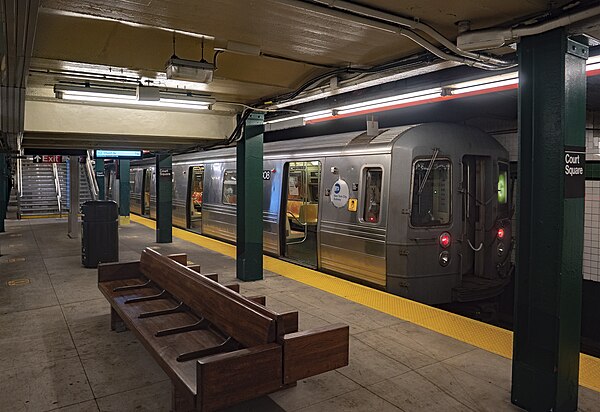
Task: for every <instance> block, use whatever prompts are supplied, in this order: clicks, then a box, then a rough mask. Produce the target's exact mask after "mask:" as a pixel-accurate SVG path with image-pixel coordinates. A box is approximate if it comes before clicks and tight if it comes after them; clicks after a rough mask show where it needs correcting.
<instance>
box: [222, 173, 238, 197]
mask: <svg viewBox="0 0 600 412" xmlns="http://www.w3.org/2000/svg"><path fill="white" fill-rule="evenodd" d="M236 175H237V172H236V171H235V170H225V173H224V174H223V203H224V204H226V205H235V204H237V179H236Z"/></svg>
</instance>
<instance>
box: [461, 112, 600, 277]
mask: <svg viewBox="0 0 600 412" xmlns="http://www.w3.org/2000/svg"><path fill="white" fill-rule="evenodd" d="M472 123H474V124H473V125H474V126H476V127H479V128H482V129H484V130H485V129H487V130H488V132H489V133H491V134H492V135H493V136H494V137H495V138H496V140H497V141H498V142H499V143H500V144H502V145H503V146H504V147H505V148H506V149H507V150H508V152H509V160H510V161H517V160H518V153H519V146H518V135H517V132H516V131H515V130H516V129H517V125H516V122H515V121H512V122H511V121H508V120H506V121H503V122H499V121H498V120H493V121H492V122H485V123H484V122H477V121H474V122H472ZM478 123H479V124H478ZM486 126H487V127H486ZM586 161H588V162H594V161H595V162H598V161H600V112H588V113H587V124H586ZM586 172H587V173H586V174H587V175H588V176H590V175H591V176H593V177H592V178H593V179H598V180H586V182H585V223H584V227H585V232H584V250H583V278H584V279H589V280H593V281H596V282H600V164H595V165H590V164H588V167H587V171H586ZM515 193H516V192H515Z"/></svg>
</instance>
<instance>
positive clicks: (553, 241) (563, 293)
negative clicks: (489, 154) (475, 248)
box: [511, 29, 588, 411]
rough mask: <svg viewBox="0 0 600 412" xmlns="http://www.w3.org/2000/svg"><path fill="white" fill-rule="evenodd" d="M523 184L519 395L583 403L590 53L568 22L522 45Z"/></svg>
mask: <svg viewBox="0 0 600 412" xmlns="http://www.w3.org/2000/svg"><path fill="white" fill-rule="evenodd" d="M518 50H519V131H520V148H519V192H518V211H517V222H518V238H517V239H518V249H517V272H516V281H515V285H516V286H515V288H516V290H515V299H516V302H515V320H514V348H513V349H514V350H513V367H512V371H513V375H512V393H511V400H512V402H513V403H514V404H515V405H518V406H520V407H522V408H524V409H526V410H529V411H575V410H577V394H578V383H579V381H578V378H579V376H578V374H579V350H580V327H581V285H582V256H583V218H584V193H585V174H584V163H585V104H586V75H585V61H586V58H587V56H588V47H587V46H586V45H585V44H582V43H580V42H577V41H574V40H573V39H570V38H569V37H568V36H567V32H566V31H565V30H564V29H556V30H552V31H549V32H546V33H543V34H539V35H535V36H530V37H525V38H523V39H522V40H521V42H520V44H519V49H518Z"/></svg>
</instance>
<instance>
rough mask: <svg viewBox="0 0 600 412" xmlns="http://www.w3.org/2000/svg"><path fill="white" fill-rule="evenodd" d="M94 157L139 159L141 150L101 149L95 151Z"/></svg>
mask: <svg viewBox="0 0 600 412" xmlns="http://www.w3.org/2000/svg"><path fill="white" fill-rule="evenodd" d="M94 156H95V158H96V159H141V157H142V151H141V150H102V149H97V150H96V151H95V155H94Z"/></svg>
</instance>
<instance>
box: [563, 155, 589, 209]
mask: <svg viewBox="0 0 600 412" xmlns="http://www.w3.org/2000/svg"><path fill="white" fill-rule="evenodd" d="M584 165H585V147H584V146H565V157H564V174H565V198H571V199H572V198H581V197H584V195H585V171H584Z"/></svg>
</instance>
